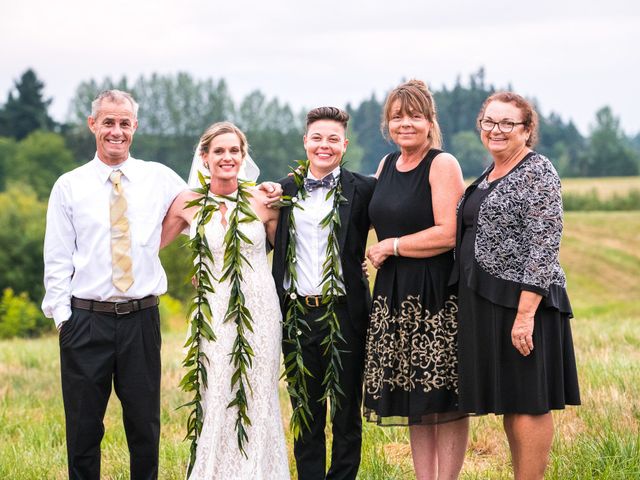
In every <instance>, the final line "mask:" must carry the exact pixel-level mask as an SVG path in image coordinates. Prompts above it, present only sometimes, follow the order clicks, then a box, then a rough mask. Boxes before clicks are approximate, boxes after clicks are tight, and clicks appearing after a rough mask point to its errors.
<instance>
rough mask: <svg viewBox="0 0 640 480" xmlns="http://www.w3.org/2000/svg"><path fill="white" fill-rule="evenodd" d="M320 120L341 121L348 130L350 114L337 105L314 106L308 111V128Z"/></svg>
mask: <svg viewBox="0 0 640 480" xmlns="http://www.w3.org/2000/svg"><path fill="white" fill-rule="evenodd" d="M318 120H333V121H334V122H338V123H340V124H341V125H342V126H343V127H344V129H345V131H346V130H347V124H348V123H349V114H348V113H347V112H345V111H344V110H341V109H340V108H337V107H317V108H314V109H313V110H310V111H309V113H307V127H306V129H307V130H309V125H311V124H312V123H314V122H317V121H318Z"/></svg>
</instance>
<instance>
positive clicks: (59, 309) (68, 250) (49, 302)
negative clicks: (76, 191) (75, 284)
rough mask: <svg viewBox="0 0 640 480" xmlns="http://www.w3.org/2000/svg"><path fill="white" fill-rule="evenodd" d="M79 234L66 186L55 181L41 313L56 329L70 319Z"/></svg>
mask: <svg viewBox="0 0 640 480" xmlns="http://www.w3.org/2000/svg"><path fill="white" fill-rule="evenodd" d="M75 244H76V231H75V228H74V226H73V223H72V221H71V217H70V215H69V210H68V205H66V202H65V195H64V187H63V185H62V183H61V182H60V181H58V182H56V184H55V185H54V186H53V189H52V190H51V196H50V197H49V207H48V209H47V227H46V231H45V237H44V286H45V290H46V293H45V296H44V300H43V301H42V311H43V312H44V314H45V316H46V317H48V318H53V319H54V321H55V324H56V328H58V329H59V328H60V326H61V325H62V323H63V322H65V321H66V320H68V319H69V317H71V278H72V277H73V272H74V270H73V252H74V250H75Z"/></svg>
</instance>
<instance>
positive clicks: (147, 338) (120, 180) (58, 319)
mask: <svg viewBox="0 0 640 480" xmlns="http://www.w3.org/2000/svg"><path fill="white" fill-rule="evenodd" d="M137 110H138V105H137V104H136V102H135V101H134V99H133V98H132V97H131V95H130V94H128V93H126V92H122V91H119V90H110V91H106V92H103V93H101V94H100V95H99V96H98V97H97V98H96V99H95V100H94V101H93V103H92V111H91V116H90V117H89V118H88V125H89V129H90V130H91V132H92V133H93V134H94V135H95V138H96V150H97V153H96V155H95V157H94V159H93V160H91V161H90V162H88V163H86V164H85V165H83V166H81V167H78V168H76V169H75V170H73V171H71V172H68V173H66V174H64V175H62V176H61V177H60V178H59V179H58V181H57V182H56V184H55V185H54V186H53V189H52V191H51V197H50V199H49V209H48V212H47V228H46V234H45V248H44V262H45V276H44V282H45V287H46V294H45V298H44V301H43V303H42V308H43V311H44V313H45V315H46V316H47V317H53V319H54V321H55V323H56V327H57V328H58V330H59V342H60V367H61V376H62V393H63V398H64V409H65V418H66V433H67V454H68V464H69V478H71V479H84V480H87V479H96V480H98V479H99V478H100V442H101V440H102V436H103V434H104V425H103V418H104V413H105V409H106V407H107V403H108V401H109V396H110V394H111V386H112V384H113V386H114V389H115V391H116V394H117V395H118V398H119V399H120V402H121V403H122V411H123V419H124V427H125V432H126V436H127V443H128V446H129V453H130V469H131V479H134V480H142V479H155V478H157V477H158V450H159V448H158V444H159V437H160V343H161V338H160V318H159V314H158V295H161V294H163V293H165V291H166V289H167V279H166V275H165V272H164V270H163V269H162V265H161V264H160V259H159V257H158V251H159V246H160V233H161V226H162V220H163V218H164V216H165V213H166V212H167V210H168V208H169V206H170V205H171V202H172V201H173V199H174V198H175V197H176V195H177V194H178V193H179V192H180V191H181V190H184V189H185V188H186V185H185V183H184V181H183V180H182V179H181V178H180V177H178V175H176V174H175V173H174V172H173V171H171V170H170V169H169V168H167V167H165V166H164V165H161V164H159V163H154V162H145V161H142V160H136V159H134V158H132V157H131V156H130V155H129V148H130V146H131V142H132V140H133V135H134V133H135V131H136V128H137V126H138V121H137Z"/></svg>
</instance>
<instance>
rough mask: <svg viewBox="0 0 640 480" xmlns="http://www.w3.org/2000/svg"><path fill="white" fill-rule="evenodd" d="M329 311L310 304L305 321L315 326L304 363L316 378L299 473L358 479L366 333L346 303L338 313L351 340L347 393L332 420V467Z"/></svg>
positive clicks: (343, 379) (343, 376)
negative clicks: (327, 398)
mask: <svg viewBox="0 0 640 480" xmlns="http://www.w3.org/2000/svg"><path fill="white" fill-rule="evenodd" d="M325 312H326V309H325V308H311V309H309V311H308V313H307V315H306V316H305V320H306V321H307V323H308V324H309V326H310V327H311V331H310V332H305V333H304V334H303V335H304V337H303V341H302V356H303V360H304V365H305V367H306V368H308V369H309V371H310V372H311V375H313V377H312V378H311V377H307V389H308V391H309V406H310V408H311V413H312V415H313V419H312V420H311V422H310V427H311V429H310V430H307V429H306V428H305V427H303V428H302V433H301V435H300V437H299V438H298V439H297V440H296V441H295V442H294V448H293V451H294V455H295V458H296V467H297V471H298V478H299V479H300V480H325V479H327V480H353V479H355V478H356V475H357V473H358V468H359V466H360V455H361V454H360V448H361V446H362V413H361V404H362V380H363V371H364V344H365V336H364V334H362V333H359V332H356V331H355V330H354V329H353V328H352V327H351V322H350V321H349V313H348V311H347V305H346V304H339V305H338V306H337V311H336V313H337V314H338V318H339V319H340V324H341V333H342V335H343V337H344V339H345V341H346V345H341V350H346V352H345V353H343V354H342V356H341V358H342V367H343V369H342V370H341V371H340V378H339V380H340V387H341V388H342V390H343V392H344V396H340V397H339V398H340V402H339V403H340V408H338V409H337V410H336V413H335V417H334V419H333V423H332V434H333V444H332V449H331V465H330V467H329V471H328V472H327V470H326V458H327V454H326V439H325V426H326V419H327V402H326V401H320V398H322V396H323V394H324V387H323V386H322V380H323V378H324V372H325V370H326V367H327V364H328V357H327V356H325V355H323V353H322V352H323V351H324V346H323V345H321V343H322V340H323V339H324V338H325V337H326V335H327V328H326V327H325V326H324V325H325V323H324V322H322V323H318V322H317V321H316V320H317V319H318V318H320V317H321V316H322V315H323V314H324V313H325ZM283 351H284V354H285V356H286V355H287V354H288V353H289V352H290V351H291V345H289V344H286V343H283Z"/></svg>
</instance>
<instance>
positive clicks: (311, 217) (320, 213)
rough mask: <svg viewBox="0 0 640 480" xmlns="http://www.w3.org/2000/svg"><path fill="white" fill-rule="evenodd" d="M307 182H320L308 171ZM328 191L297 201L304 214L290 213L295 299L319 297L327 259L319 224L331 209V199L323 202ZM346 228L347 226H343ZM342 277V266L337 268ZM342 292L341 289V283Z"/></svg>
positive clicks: (296, 210)
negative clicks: (312, 180)
mask: <svg viewBox="0 0 640 480" xmlns="http://www.w3.org/2000/svg"><path fill="white" fill-rule="evenodd" d="M331 174H332V175H333V178H335V179H336V183H337V181H338V179H339V178H340V167H336V169H335V170H333V171H332V172H331ZM307 177H308V178H313V179H315V180H322V179H321V178H316V177H314V176H313V174H312V173H311V171H309V172H308V173H307ZM327 193H329V189H328V188H326V187H320V188H316V189H315V190H313V191H312V192H308V193H307V197H306V198H305V199H304V200H301V201H300V205H301V206H302V207H303V209H304V210H301V209H299V208H294V209H293V218H294V220H295V222H296V233H295V237H296V274H297V282H296V283H297V289H296V290H297V293H298V295H304V296H307V295H322V286H321V284H320V282H321V280H322V264H323V263H324V261H325V259H326V258H327V243H328V237H329V229H328V228H322V227H321V226H320V222H321V221H322V219H323V218H324V217H326V216H327V214H328V213H329V212H330V211H331V208H332V207H333V196H332V197H331V198H329V199H328V200H327V199H326V197H327ZM344 227H345V228H346V225H345V226H344ZM340 273H342V265H340ZM289 285H291V282H290V280H289V279H288V278H287V279H285V288H287V287H288V286H289ZM340 286H341V287H342V288H343V289H344V285H342V283H340Z"/></svg>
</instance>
